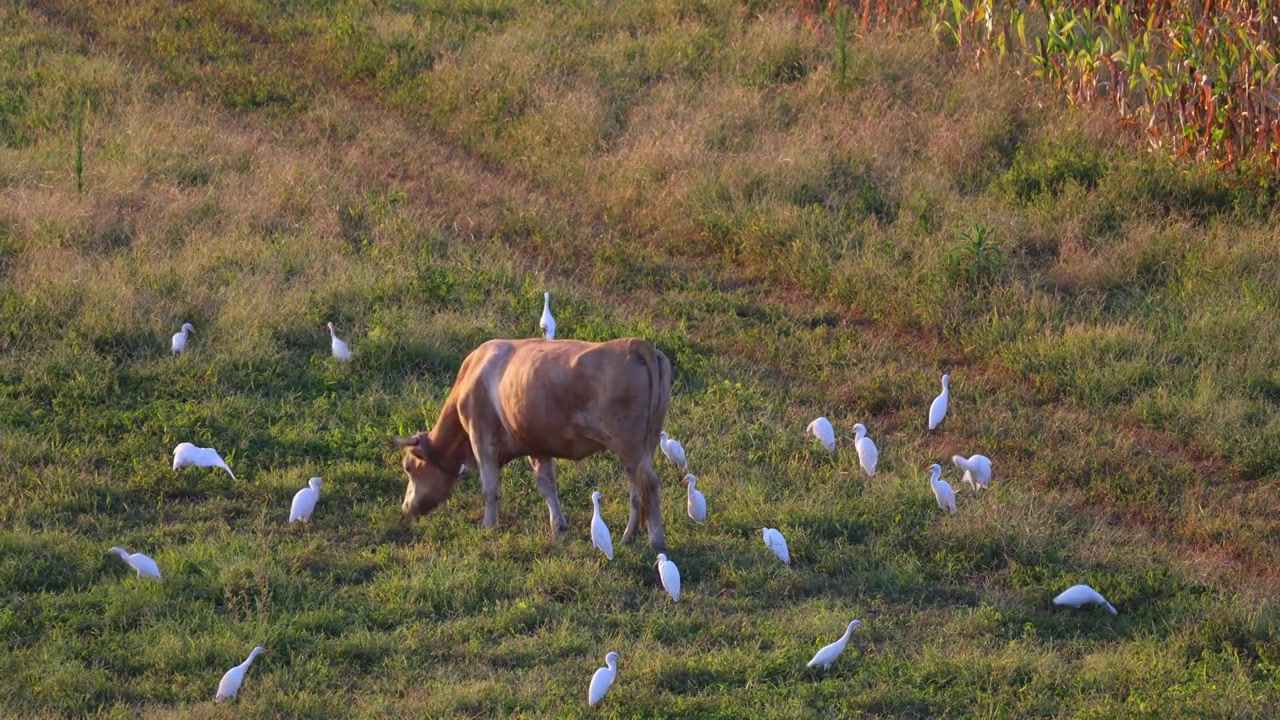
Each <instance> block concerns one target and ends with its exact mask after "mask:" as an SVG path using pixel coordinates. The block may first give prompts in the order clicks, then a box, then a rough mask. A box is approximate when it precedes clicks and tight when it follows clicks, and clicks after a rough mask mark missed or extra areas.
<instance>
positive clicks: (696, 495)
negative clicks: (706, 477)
mask: <svg viewBox="0 0 1280 720" xmlns="http://www.w3.org/2000/svg"><path fill="white" fill-rule="evenodd" d="M680 482H682V483H684V484H685V485H688V486H689V493H688V495H689V498H688V500H687V501H686V502H685V509H686V510H688V512H689V517H690V518H692V519H693V521H694V522H700V523H704V522H706V521H707V498H706V497H704V496H703V495H702V491H701V490H696V489H694V487H693V486H694V485H696V484H697V482H698V478H697V477H696V476H694V475H692V474H690V475H685V476H684V479H683V480H681V481H680Z"/></svg>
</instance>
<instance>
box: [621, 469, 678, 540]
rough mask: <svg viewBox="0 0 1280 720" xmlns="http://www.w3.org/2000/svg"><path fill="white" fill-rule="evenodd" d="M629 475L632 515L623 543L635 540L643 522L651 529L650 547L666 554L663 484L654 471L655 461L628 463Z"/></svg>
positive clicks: (623, 536)
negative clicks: (661, 490) (637, 530)
mask: <svg viewBox="0 0 1280 720" xmlns="http://www.w3.org/2000/svg"><path fill="white" fill-rule="evenodd" d="M628 469H629V472H628V475H629V476H630V478H631V515H630V517H629V518H628V519H627V530H626V532H624V533H623V535H622V540H623V542H630V541H631V540H632V539H634V538H635V533H636V529H637V527H638V526H639V523H640V521H641V520H643V521H644V522H645V524H646V525H647V526H648V528H649V547H651V548H653V550H654V551H655V552H666V550H667V535H666V532H665V531H664V530H663V527H662V498H661V494H660V492H659V490H660V486H661V483H660V482H659V480H658V473H656V472H654V470H653V460H652V459H648V460H642V461H640V462H637V463H634V464H631V463H628Z"/></svg>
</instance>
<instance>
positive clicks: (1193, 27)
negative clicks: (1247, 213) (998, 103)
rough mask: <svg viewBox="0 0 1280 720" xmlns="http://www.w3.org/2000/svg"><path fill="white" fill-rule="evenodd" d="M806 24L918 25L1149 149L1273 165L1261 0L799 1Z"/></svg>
mask: <svg viewBox="0 0 1280 720" xmlns="http://www.w3.org/2000/svg"><path fill="white" fill-rule="evenodd" d="M800 13H801V16H802V17H803V18H804V19H805V20H806V21H807V22H809V23H810V24H811V25H817V24H818V21H819V19H820V18H821V17H823V16H826V17H828V18H835V17H840V18H841V22H848V23H849V24H850V25H851V26H852V27H851V28H850V29H854V28H856V31H857V32H860V33H864V34H865V33H868V32H872V31H889V32H899V31H902V30H905V29H907V28H910V27H917V28H918V27H922V26H923V27H925V28H926V29H928V30H930V31H931V32H932V33H933V34H934V36H935V38H937V40H938V41H939V42H941V43H945V44H947V45H948V46H950V47H953V48H955V49H956V51H957V52H960V53H962V54H965V55H968V56H971V57H973V58H974V59H975V60H976V61H978V62H982V61H986V60H988V59H996V60H999V61H1005V60H1008V61H1015V62H1025V63H1026V64H1027V74H1028V76H1030V77H1034V78H1037V79H1039V80H1042V81H1044V82H1045V83H1047V84H1048V85H1049V86H1050V87H1052V88H1054V89H1056V90H1058V91H1060V92H1062V93H1063V94H1064V95H1065V96H1066V98H1067V100H1068V101H1069V102H1071V103H1073V104H1078V105H1090V106H1096V105H1100V104H1105V105H1107V106H1110V107H1111V108H1112V109H1113V110H1114V111H1115V112H1116V114H1117V116H1118V118H1119V119H1120V120H1121V121H1122V122H1124V123H1125V124H1128V125H1130V126H1132V127H1134V128H1135V129H1138V130H1140V131H1141V132H1143V133H1144V134H1145V137H1146V138H1147V140H1148V141H1149V142H1150V143H1151V145H1152V146H1153V147H1159V148H1166V149H1168V150H1170V151H1171V152H1173V153H1175V154H1177V155H1179V156H1185V157H1191V158H1195V159H1199V160H1206V161H1212V162H1215V163H1216V164H1217V165H1218V166H1219V167H1231V168H1237V167H1242V166H1254V167H1256V166H1262V167H1270V168H1277V167H1280V108H1278V107H1277V104H1278V102H1280V81H1278V79H1277V72H1276V69H1277V65H1276V41H1277V38H1280V18H1278V17H1277V15H1276V13H1277V10H1276V8H1275V7H1274V4H1273V3H1272V2H1270V0H1255V1H1253V2H1249V1H1247V0H1218V1H1214V0H1203V1H1201V2H1171V1H1169V0H1147V1H1146V2H1132V3H1131V2H1105V1H1103V2H1098V1H1088V0H1075V1H1070V0H1039V2H1036V3H1026V2H1011V1H1010V0H977V1H976V2H967V1H966V0H910V1H903V0H866V1H863V2H860V1H858V0H844V1H842V0H828V1H827V2H825V3H824V2H820V0H801V7H800Z"/></svg>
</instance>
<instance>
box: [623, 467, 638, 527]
mask: <svg viewBox="0 0 1280 720" xmlns="http://www.w3.org/2000/svg"><path fill="white" fill-rule="evenodd" d="M631 477H635V476H634V475H631ZM627 484H628V485H630V486H631V512H630V513H628V514H627V529H626V530H624V531H623V532H622V542H624V543H629V542H631V541H632V540H635V539H636V529H637V528H639V527H640V496H639V495H637V494H636V484H635V481H634V480H632V481H629V482H628V483H627Z"/></svg>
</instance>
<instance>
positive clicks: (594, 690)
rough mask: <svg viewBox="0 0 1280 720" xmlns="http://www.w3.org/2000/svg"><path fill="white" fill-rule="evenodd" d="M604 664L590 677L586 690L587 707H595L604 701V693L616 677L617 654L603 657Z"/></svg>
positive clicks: (613, 653) (612, 653)
mask: <svg viewBox="0 0 1280 720" xmlns="http://www.w3.org/2000/svg"><path fill="white" fill-rule="evenodd" d="M604 664H605V666H604V667H602V668H600V669H598V670H596V672H595V674H594V675H592V676H591V687H590V689H588V690H587V705H595V704H596V703H598V702H600V701H601V700H603V699H604V694H605V693H607V692H609V686H610V685H612V684H613V679H614V678H616V677H617V676H618V653H616V652H611V653H609V654H608V655H605V656H604Z"/></svg>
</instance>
